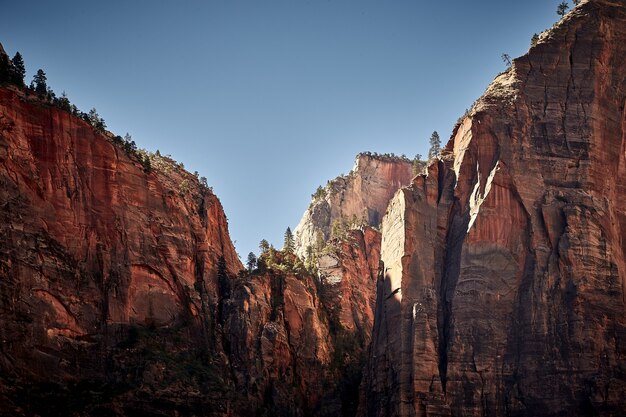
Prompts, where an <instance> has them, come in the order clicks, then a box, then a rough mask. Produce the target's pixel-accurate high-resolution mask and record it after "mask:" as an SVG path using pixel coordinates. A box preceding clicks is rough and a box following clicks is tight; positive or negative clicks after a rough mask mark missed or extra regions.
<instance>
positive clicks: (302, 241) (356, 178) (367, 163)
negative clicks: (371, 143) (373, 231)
mask: <svg viewBox="0 0 626 417" xmlns="http://www.w3.org/2000/svg"><path fill="white" fill-rule="evenodd" d="M412 177H413V174H412V167H411V162H410V161H409V160H406V159H403V158H400V157H393V156H391V157H390V156H380V155H371V154H366V153H361V154H359V155H357V158H356V161H355V164H354V168H352V170H351V171H350V173H348V174H347V175H344V176H340V177H337V178H335V179H334V180H332V181H329V183H328V185H327V186H326V187H325V188H324V189H323V192H322V193H321V195H319V196H315V197H314V198H313V200H312V201H311V205H310V206H309V208H308V209H307V210H306V212H305V213H304V215H303V216H302V219H301V220H300V223H299V224H298V226H297V227H296V228H295V230H294V235H295V240H296V251H297V253H298V255H300V256H302V257H306V256H307V248H308V247H312V248H316V246H318V245H319V241H320V240H322V241H328V240H329V239H330V238H331V237H332V236H331V232H332V227H333V224H334V223H335V222H336V221H338V220H339V221H340V220H342V219H343V220H347V221H350V220H352V219H355V220H356V221H358V222H362V223H363V224H366V225H369V226H374V227H378V226H379V225H380V222H381V220H382V218H383V216H384V215H385V210H387V204H388V203H389V200H391V198H392V197H393V195H394V193H395V192H396V190H398V189H399V188H400V187H403V186H406V185H409V183H410V182H411V178H412Z"/></svg>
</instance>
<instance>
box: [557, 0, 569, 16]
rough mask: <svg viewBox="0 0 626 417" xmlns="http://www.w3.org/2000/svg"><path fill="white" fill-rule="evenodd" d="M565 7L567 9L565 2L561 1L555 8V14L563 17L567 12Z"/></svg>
mask: <svg viewBox="0 0 626 417" xmlns="http://www.w3.org/2000/svg"><path fill="white" fill-rule="evenodd" d="M567 9H569V6H568V4H567V2H565V1H562V2H561V3H559V5H558V6H557V8H556V14H558V15H559V16H561V17H563V16H565V13H567Z"/></svg>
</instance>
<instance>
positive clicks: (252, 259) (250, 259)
mask: <svg viewBox="0 0 626 417" xmlns="http://www.w3.org/2000/svg"><path fill="white" fill-rule="evenodd" d="M256 262H257V259H256V256H255V255H254V253H253V252H250V253H249V254H248V260H247V261H246V265H247V266H248V271H250V272H252V270H254V268H255V267H256Z"/></svg>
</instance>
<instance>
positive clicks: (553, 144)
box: [363, 1, 626, 416]
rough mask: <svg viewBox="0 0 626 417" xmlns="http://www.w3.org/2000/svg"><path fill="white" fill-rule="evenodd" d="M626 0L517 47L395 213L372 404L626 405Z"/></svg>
mask: <svg viewBox="0 0 626 417" xmlns="http://www.w3.org/2000/svg"><path fill="white" fill-rule="evenodd" d="M625 103H626V5H625V4H624V2H609V1H595V2H585V3H583V4H582V5H581V6H580V7H578V8H576V9H575V10H574V11H572V12H571V13H570V14H568V15H567V16H566V17H565V19H563V21H562V22H560V23H559V24H558V25H557V26H556V27H555V28H554V29H552V30H551V31H549V32H548V33H546V34H544V35H542V37H541V38H540V41H539V43H538V44H537V45H536V46H535V47H533V48H532V49H531V50H530V52H529V54H528V55H526V56H523V57H521V58H519V59H516V60H515V61H514V63H513V66H512V68H511V69H510V70H508V71H507V72H505V73H504V74H502V75H500V76H499V77H498V78H497V79H496V80H495V81H494V83H493V84H492V85H491V86H490V87H489V89H488V90H487V92H486V94H485V95H484V96H483V97H482V98H481V99H480V100H479V101H478V103H477V104H476V106H475V107H474V109H473V110H472V112H471V114H470V115H469V116H468V117H466V118H465V119H464V120H463V121H462V123H461V124H460V126H458V128H457V129H456V130H455V133H454V134H453V138H452V140H451V142H450V143H449V144H448V146H447V148H446V150H445V151H444V156H443V158H442V160H441V161H439V162H438V163H435V164H432V165H431V166H430V167H429V170H428V176H424V177H418V178H416V179H415V180H414V182H413V184H412V185H411V187H409V188H406V189H403V190H401V191H399V192H398V193H397V194H396V196H395V197H394V200H393V201H392V203H391V204H390V208H389V211H388V212H387V215H386V217H385V219H384V221H383V226H382V233H383V237H382V249H381V256H382V261H383V262H384V268H385V275H384V279H383V280H381V281H380V282H379V290H378V298H377V304H376V318H375V327H374V332H373V336H372V337H373V339H372V346H371V354H370V358H369V364H368V367H367V371H366V387H365V390H366V398H367V404H366V406H365V408H364V410H363V411H364V413H366V414H367V415H369V416H435V415H436V416H440V415H454V416H480V415H489V416H516V415H519V416H522V415H528V416H530V415H543V416H557V415H568V416H574V415H606V416H613V415H615V416H617V415H622V414H623V413H624V410H625V409H626V408H625V407H626V405H625V403H624V398H626V373H625V369H624V359H625V355H626V347H625V346H626V345H625V342H626V329H625V316H624V315H625V309H624V307H625V306H624V286H625V279H626V264H625V262H624V256H625V253H626V252H625V249H626V248H625V246H624V243H623V237H624V236H625V232H626V217H625V214H626V204H624V203H625V196H626V194H624V192H625V191H626V189H625V188H624V187H625V186H626V176H625V175H624V174H625V172H624V171H625V169H626V168H625V167H626V154H625V150H626V110H625Z"/></svg>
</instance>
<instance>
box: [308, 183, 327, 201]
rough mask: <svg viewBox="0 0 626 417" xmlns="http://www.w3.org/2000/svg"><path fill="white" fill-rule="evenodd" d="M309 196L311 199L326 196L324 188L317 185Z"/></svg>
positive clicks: (319, 198)
mask: <svg viewBox="0 0 626 417" xmlns="http://www.w3.org/2000/svg"><path fill="white" fill-rule="evenodd" d="M311 198H312V199H313V200H321V199H322V198H326V190H325V189H324V188H322V186H321V185H320V186H318V187H317V190H315V192H314V193H313V194H311Z"/></svg>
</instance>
